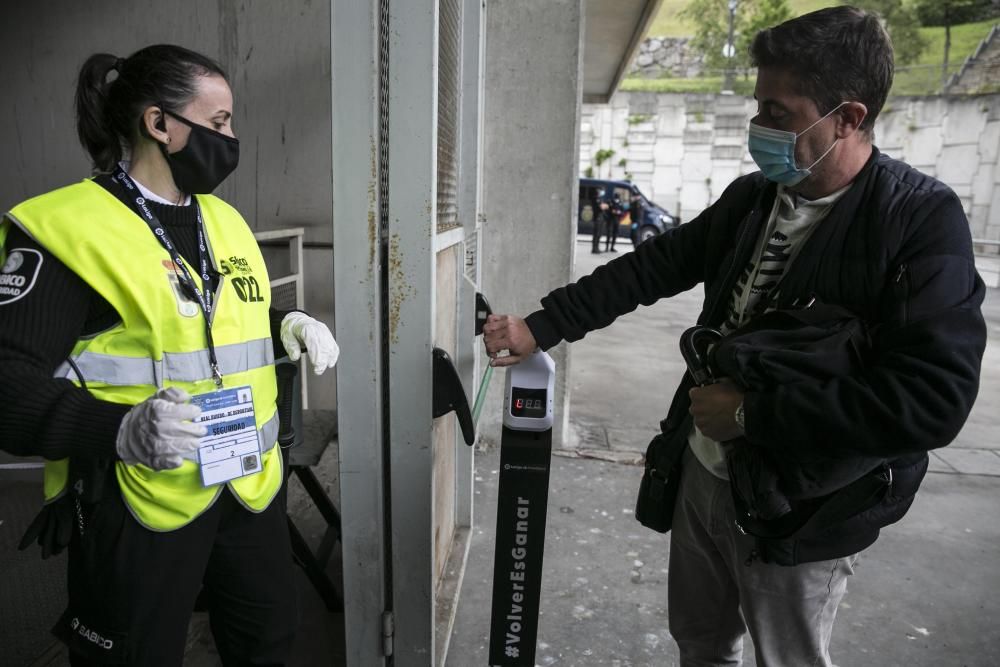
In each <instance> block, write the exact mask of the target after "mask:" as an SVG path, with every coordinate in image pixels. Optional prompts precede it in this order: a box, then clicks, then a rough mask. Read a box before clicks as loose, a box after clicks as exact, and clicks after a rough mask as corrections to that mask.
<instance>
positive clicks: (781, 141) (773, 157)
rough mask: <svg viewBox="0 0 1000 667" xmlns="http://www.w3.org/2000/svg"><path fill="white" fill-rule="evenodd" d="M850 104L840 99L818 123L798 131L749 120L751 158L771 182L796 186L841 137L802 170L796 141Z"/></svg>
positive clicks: (748, 144) (748, 142) (748, 143)
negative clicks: (776, 128) (796, 149)
mask: <svg viewBox="0 0 1000 667" xmlns="http://www.w3.org/2000/svg"><path fill="white" fill-rule="evenodd" d="M845 104H847V102H841V103H840V104H838V105H837V106H835V107H834V108H833V109H831V110H830V113H828V114H826V116H823V118H820V119H819V120H817V121H816V122H815V123H813V124H812V125H810V126H809V127H807V128H806V129H804V130H802V131H801V132H799V133H798V134H795V133H794V132H785V131H784V130H772V129H771V128H769V127H763V126H761V125H757V124H756V123H750V136H749V138H748V139H747V147H748V148H749V150H750V157H752V158H753V161H754V162H756V163H757V166H758V167H760V171H761V173H762V174H764V177H765V178H767V180H769V181H774V182H775V183H781V184H782V185H797V184H798V183H800V182H801V181H802V179H804V178H805V177H806V176H808V175H809V174H811V173H812V171H811V169H812V168H813V167H815V166H816V165H817V164H819V161H820V160H822V159H823V158H825V157H826V156H827V155H828V154H829V152H830V151H832V150H833V147H834V146H836V145H837V142H838V141H840V139H836V140H834V142H833V143H832V144H830V147H829V148H827V149H826V152H825V153H823V154H822V155H820V156H819V158H817V159H816V161H815V162H813V163H812V164H811V165H809V166H808V167H806V168H804V169H799V168H798V167H797V166H796V165H795V140H796V139H797V138H798V137H801V136H802V135H803V134H805V133H806V132H808V131H809V130H811V129H813V128H814V127H816V125H817V124H818V123H819V122H820V121H822V120H823V119H825V118H827V117H828V116H829V115H830V114H832V113H833V112H834V111H836V110H837V109H839V108H840V107H842V106H844V105H845Z"/></svg>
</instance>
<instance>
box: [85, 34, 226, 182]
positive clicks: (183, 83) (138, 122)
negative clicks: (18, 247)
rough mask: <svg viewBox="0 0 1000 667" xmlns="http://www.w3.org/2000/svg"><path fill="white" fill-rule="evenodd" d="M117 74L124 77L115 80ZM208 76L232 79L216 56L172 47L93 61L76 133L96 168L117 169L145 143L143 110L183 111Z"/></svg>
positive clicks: (94, 57) (93, 58)
mask: <svg viewBox="0 0 1000 667" xmlns="http://www.w3.org/2000/svg"><path fill="white" fill-rule="evenodd" d="M112 71H115V72H117V74H118V76H117V77H113V78H111V80H110V81H109V77H110V76H111V72H112ZM206 75H214V76H221V77H222V78H223V79H226V73H225V72H224V71H223V69H222V68H221V67H220V66H219V64H218V63H216V62H215V61H214V60H212V59H211V58H207V57H206V56H203V55H201V54H200V53H197V52H195V51H191V50H188V49H185V48H183V47H180V46H174V45H172V44H155V45H153V46H147V47H146V48H144V49H140V50H138V51H136V52H135V53H133V54H132V55H130V56H129V57H128V58H126V59H124V60H123V59H121V58H116V57H115V56H113V55H111V54H108V53H95V54H94V55H92V56H90V57H89V58H87V61H86V62H85V63H83V67H81V68H80V79H79V81H78V83H77V87H76V132H77V134H78V135H79V137H80V143H82V144H83V147H84V148H85V149H87V152H88V153H90V158H91V160H93V163H94V168H95V169H96V170H98V171H102V172H105V173H106V172H109V171H111V170H112V169H114V168H115V165H116V164H117V163H118V162H119V161H120V160H121V159H122V157H123V154H124V153H125V152H126V151H128V152H131V150H132V148H133V145H134V144H135V142H137V141H140V140H142V137H143V136H144V129H143V127H142V114H143V112H144V111H145V110H146V109H147V108H148V107H149V106H151V105H157V106H160V107H162V108H163V110H164V111H173V112H175V113H177V112H179V111H180V110H181V109H182V108H184V106H185V105H186V104H187V103H188V102H189V101H190V100H191V99H193V97H194V95H195V93H196V91H197V88H198V82H197V79H198V77H199V76H206ZM227 80H228V79H227Z"/></svg>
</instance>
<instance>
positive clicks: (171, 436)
mask: <svg viewBox="0 0 1000 667" xmlns="http://www.w3.org/2000/svg"><path fill="white" fill-rule="evenodd" d="M189 400H191V396H190V395H189V394H188V393H187V392H186V391H184V390H183V389H178V388H177V387H169V388H167V389H161V390H160V391H158V392H156V393H155V394H154V395H152V396H150V397H149V398H147V399H146V400H145V401H143V402H142V403H139V404H138V405H136V406H135V407H133V408H132V409H131V410H129V411H128V412H127V413H125V417H124V419H122V423H121V426H120V427H119V428H118V437H117V439H116V440H115V448H116V449H117V450H118V456H120V457H121V460H122V461H124V462H125V463H128V464H130V465H133V464H136V463H142V464H143V465H146V466H149V467H150V468H152V469H153V470H166V469H168V468H177V467H179V466H180V465H181V463H183V462H184V455H185V454H188V453H190V452H193V451H194V450H196V449H197V448H198V438H200V437H201V436H203V435H205V427H204V426H201V425H200V424H192V423H191V422H190V421H189V420H191V419H197V418H198V416H199V415H201V408H199V407H198V406H197V405H191V404H190V403H188V402H187V401H189Z"/></svg>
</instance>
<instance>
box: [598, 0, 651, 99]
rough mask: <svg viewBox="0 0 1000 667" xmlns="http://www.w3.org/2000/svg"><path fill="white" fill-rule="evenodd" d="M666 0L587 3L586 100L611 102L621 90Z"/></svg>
mask: <svg viewBox="0 0 1000 667" xmlns="http://www.w3.org/2000/svg"><path fill="white" fill-rule="evenodd" d="M660 2H662V0H586V10H585V11H586V14H585V21H586V24H585V28H584V29H585V34H584V45H583V101H584V102H596V103H602V102H607V101H608V100H609V99H610V98H611V95H612V94H613V93H614V92H615V89H617V88H618V84H619V83H620V82H621V80H622V77H624V76H625V70H626V68H627V67H628V65H629V63H630V62H631V61H632V56H633V55H635V52H636V50H637V49H638V48H639V42H640V41H641V40H642V37H643V35H645V34H646V29H647V28H648V27H649V24H650V23H651V22H652V21H653V19H654V18H655V17H656V13H657V11H658V10H659V8H660Z"/></svg>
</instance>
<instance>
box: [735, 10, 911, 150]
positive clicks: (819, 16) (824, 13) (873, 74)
mask: <svg viewBox="0 0 1000 667" xmlns="http://www.w3.org/2000/svg"><path fill="white" fill-rule="evenodd" d="M750 58H751V60H752V61H753V64H754V65H756V66H757V67H774V68H778V69H784V70H787V71H789V72H791V73H792V74H793V76H795V78H796V79H797V80H798V82H799V90H798V91H797V92H799V93H800V94H801V95H805V96H806V97H808V98H810V99H811V100H812V101H813V102H814V103H815V104H816V108H817V109H818V110H819V112H820V113H821V114H826V113H828V112H829V111H831V110H832V109H833V108H834V107H836V106H837V105H838V104H840V103H841V102H844V101H850V102H861V103H862V104H864V105H865V106H866V107H867V108H868V116H867V117H866V118H865V120H864V122H862V123H861V127H860V129H861V130H862V131H863V132H865V133H866V134H867V135H869V136H871V133H872V128H873V127H874V126H875V118H876V117H878V114H879V111H881V110H882V105H884V104H885V98H886V97H887V96H888V94H889V89H890V88H891V87H892V75H893V69H894V67H893V57H892V41H891V40H890V39H889V35H888V33H886V31H885V29H884V28H883V27H882V24H881V22H880V21H879V18H878V17H877V16H876V15H874V14H869V13H868V12H865V11H863V10H861V9H858V8H856V7H847V6H840V7H828V8H827V9H820V10H818V11H815V12H810V13H809V14H803V15H802V16H800V17H798V18H794V19H791V20H790V21H785V22H784V23H781V24H779V25H776V26H774V27H773V28H767V29H764V30H761V31H760V32H759V33H757V35H756V36H755V37H754V40H753V43H752V44H751V45H750Z"/></svg>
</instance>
